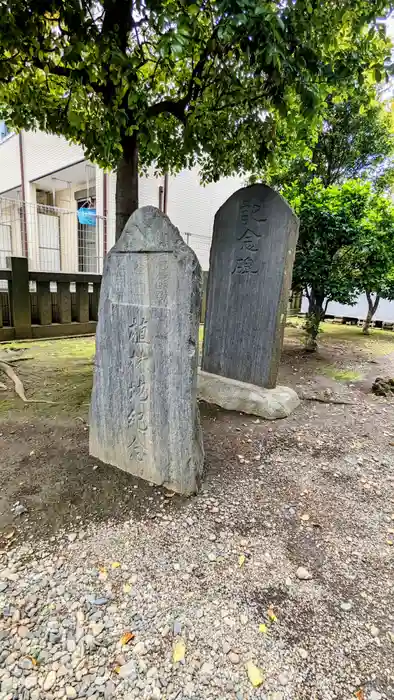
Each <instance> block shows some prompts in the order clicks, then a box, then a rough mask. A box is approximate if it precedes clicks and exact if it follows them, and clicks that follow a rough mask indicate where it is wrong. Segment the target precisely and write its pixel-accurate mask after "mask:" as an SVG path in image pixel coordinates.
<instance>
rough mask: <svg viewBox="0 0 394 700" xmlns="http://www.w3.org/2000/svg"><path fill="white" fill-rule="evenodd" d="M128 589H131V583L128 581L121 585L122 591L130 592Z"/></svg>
mask: <svg viewBox="0 0 394 700" xmlns="http://www.w3.org/2000/svg"><path fill="white" fill-rule="evenodd" d="M130 591H131V585H130V583H125V584H124V585H123V593H130Z"/></svg>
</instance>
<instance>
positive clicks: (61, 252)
mask: <svg viewBox="0 0 394 700" xmlns="http://www.w3.org/2000/svg"><path fill="white" fill-rule="evenodd" d="M86 220H87V223H86ZM106 226H107V220H106V219H105V217H103V216H99V215H97V214H96V213H94V215H92V216H91V217H85V219H84V218H83V217H82V216H81V214H80V212H79V210H77V209H76V210H74V211H71V210H68V209H62V208H61V207H53V206H48V205H44V204H35V203H32V202H23V201H21V200H17V199H9V198H6V197H0V269H6V267H7V262H6V261H7V258H8V257H10V256H11V255H17V256H21V257H27V258H28V260H29V268H30V269H31V270H37V271H42V272H69V273H74V272H90V273H92V274H97V273H99V272H101V270H102V264H103V258H104V243H105V233H106Z"/></svg>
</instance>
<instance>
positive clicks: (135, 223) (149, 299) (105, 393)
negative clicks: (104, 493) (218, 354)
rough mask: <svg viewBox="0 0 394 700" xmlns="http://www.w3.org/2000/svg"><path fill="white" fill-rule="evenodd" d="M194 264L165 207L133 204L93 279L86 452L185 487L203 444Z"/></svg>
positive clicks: (194, 474)
mask: <svg viewBox="0 0 394 700" xmlns="http://www.w3.org/2000/svg"><path fill="white" fill-rule="evenodd" d="M200 297H201V269H200V265H199V263H198V260H197V257H196V255H195V254H194V253H193V251H192V250H191V249H190V248H189V247H188V246H187V245H186V244H185V243H184V242H183V240H182V238H181V236H180V234H179V231H178V230H177V229H176V228H175V227H174V226H173V225H172V224H171V222H170V220H169V219H168V217H167V216H165V215H164V214H162V213H161V212H160V211H159V210H158V209H156V208H155V207H142V208H141V209H138V210H137V211H136V212H135V213H134V214H133V215H132V216H131V217H130V219H129V221H128V222H127V224H126V226H125V228H124V231H123V233H122V235H121V237H120V238H119V240H118V241H117V243H115V245H114V247H113V248H112V250H111V251H110V253H109V254H108V256H107V258H106V261H105V266H104V273H103V279H102V285H101V293H100V305H99V319H98V325H97V336H96V339H97V340H96V343H97V349H96V361H95V372H94V382H93V392H92V402H91V409H90V436H89V437H90V445H89V447H90V453H91V454H92V455H94V456H95V457H98V458H99V459H101V460H102V461H103V462H107V463H109V464H113V465H114V466H116V467H119V468H120V469H123V470H124V471H127V472H130V473H131V474H134V475H135V476H139V477H141V478H143V479H146V480H148V481H151V482H153V483H155V484H162V485H165V486H166V487H167V488H169V489H172V490H174V491H177V492H179V493H183V494H191V493H194V492H195V491H196V490H197V488H198V484H199V480H200V475H201V472H202V468H203V460H204V453H203V447H202V436H201V430H200V421H199V412H198V406H197V395H196V394H197V387H196V382H197V363H198V329H199V314H200V303H201V298H200Z"/></svg>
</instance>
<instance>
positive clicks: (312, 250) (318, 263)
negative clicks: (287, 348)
mask: <svg viewBox="0 0 394 700" xmlns="http://www.w3.org/2000/svg"><path fill="white" fill-rule="evenodd" d="M286 196H287V198H288V199H289V201H290V202H291V203H292V205H293V206H294V208H295V211H296V212H297V214H298V215H299V217H300V233H299V239H298V244H297V250H296V257H295V263H294V270H293V288H294V289H297V288H299V289H301V290H302V291H303V292H304V293H305V294H306V296H307V298H308V302H309V308H308V313H307V319H306V332H307V338H306V346H307V348H308V349H310V350H314V349H315V348H316V338H317V335H318V332H319V326H320V322H321V321H322V320H323V318H324V315H325V311H326V308H327V304H328V303H329V301H339V302H340V303H342V304H351V303H352V302H353V301H354V300H355V297H356V295H357V292H358V288H359V287H358V284H357V281H356V277H355V275H354V274H353V272H352V265H351V264H349V262H350V257H353V255H354V254H355V251H357V249H358V247H359V242H360V237H361V233H362V231H363V230H362V222H363V221H364V219H365V217H366V216H367V213H368V208H369V205H370V199H371V186H370V184H369V183H365V182H360V181H357V180H353V181H352V180H351V181H348V182H346V183H345V184H344V185H342V186H339V185H330V186H329V187H327V188H325V187H324V186H323V185H322V183H321V181H320V180H318V179H316V180H313V181H312V182H310V183H309V184H307V185H306V186H305V188H303V189H302V191H301V192H299V191H298V190H297V186H296V185H294V186H293V188H289V189H288V190H287V191H286Z"/></svg>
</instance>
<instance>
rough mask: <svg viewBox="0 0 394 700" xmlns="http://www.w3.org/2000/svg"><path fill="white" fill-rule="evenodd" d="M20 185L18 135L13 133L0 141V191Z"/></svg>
mask: <svg viewBox="0 0 394 700" xmlns="http://www.w3.org/2000/svg"><path fill="white" fill-rule="evenodd" d="M20 186H21V168H20V161H19V137H18V136H17V135H16V134H13V135H12V136H9V137H8V138H6V139H5V140H4V141H2V142H1V143H0V192H7V191H8V190H12V189H13V188H15V187H20Z"/></svg>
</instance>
